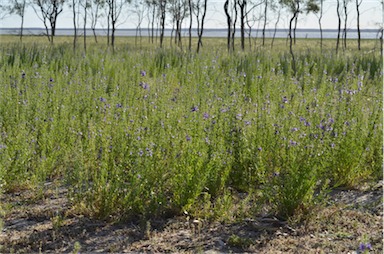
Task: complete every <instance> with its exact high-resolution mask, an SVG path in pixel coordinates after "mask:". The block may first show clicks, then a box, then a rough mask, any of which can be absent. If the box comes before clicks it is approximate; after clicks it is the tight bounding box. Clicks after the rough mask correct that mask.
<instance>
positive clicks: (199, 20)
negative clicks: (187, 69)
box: [195, 0, 208, 53]
mask: <svg viewBox="0 0 384 254" xmlns="http://www.w3.org/2000/svg"><path fill="white" fill-rule="evenodd" d="M207 2H208V1H207V0H204V3H203V4H201V3H200V0H197V3H196V8H195V9H196V12H195V15H196V20H197V36H198V42H197V50H196V51H197V53H199V51H200V48H201V47H202V46H203V41H202V37H203V32H204V21H205V15H206V14H207ZM201 8H202V9H203V10H202V12H203V13H202V17H201V18H200V17H199V16H200V9H201Z"/></svg>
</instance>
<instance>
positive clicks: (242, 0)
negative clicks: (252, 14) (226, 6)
mask: <svg viewBox="0 0 384 254" xmlns="http://www.w3.org/2000/svg"><path fill="white" fill-rule="evenodd" d="M237 5H238V6H239V9H240V44H241V50H245V21H246V16H247V10H246V9H247V0H237Z"/></svg>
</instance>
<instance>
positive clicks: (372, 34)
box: [0, 28, 380, 39]
mask: <svg viewBox="0 0 384 254" xmlns="http://www.w3.org/2000/svg"><path fill="white" fill-rule="evenodd" d="M78 32H79V35H82V34H83V30H79V31H78ZM247 32H248V31H247ZM247 32H246V37H248V36H249V33H247ZM136 33H137V31H136V29H117V30H116V36H136ZM274 33H275V31H274V29H267V30H266V33H265V36H266V38H272V37H273V35H274ZM5 34H11V35H17V34H20V29H18V28H0V35H5ZM44 34H45V29H43V28H24V35H44ZM73 34H74V31H73V29H72V28H69V29H67V28H58V29H57V30H56V35H61V36H73ZM86 34H87V36H93V32H92V30H91V29H87V30H86ZM96 34H97V35H98V36H105V35H107V29H100V28H98V29H96ZM159 34H160V33H159V32H157V35H159ZM141 35H142V36H148V35H149V33H148V29H147V28H142V29H141ZM164 35H165V36H171V35H172V29H165V31H164ZM182 35H183V36H188V30H187V29H182ZM192 36H197V31H196V29H193V30H192ZM251 36H252V37H261V36H262V31H261V30H256V29H254V30H252V31H251ZM340 36H342V33H341V35H340ZM203 37H219V38H225V37H227V29H225V28H224V29H216V28H214V29H212V28H208V29H204V34H203ZM236 37H240V30H237V31H236ZM287 37H288V29H277V30H276V35H275V38H287ZM296 38H310V39H318V38H320V31H319V29H297V30H296ZM323 38H324V39H336V38H337V30H336V29H324V30H323ZM347 38H348V39H357V29H349V30H347ZM361 38H362V39H378V38H380V29H362V30H361Z"/></svg>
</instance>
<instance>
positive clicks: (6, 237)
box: [0, 182, 383, 253]
mask: <svg viewBox="0 0 384 254" xmlns="http://www.w3.org/2000/svg"><path fill="white" fill-rule="evenodd" d="M382 185H383V183H382V182H380V183H378V184H376V185H374V186H370V187H369V188H364V189H359V190H336V191H333V192H332V193H331V194H330V199H329V201H328V202H327V205H326V206H322V207H320V208H318V209H317V210H316V213H315V214H314V215H312V216H311V218H310V219H308V220H306V222H305V223H292V222H286V221H280V220H278V219H276V218H274V217H271V216H270V217H263V216H255V218H248V219H244V220H241V221H237V222H232V223H219V222H205V221H203V220H200V219H194V220H192V219H191V220H187V219H186V217H182V216H181V217H177V218H172V219H167V220H158V221H157V220H152V221H150V222H147V223H145V222H144V223H142V222H138V223H133V222H130V223H117V224H116V223H114V224H112V223H108V222H105V221H98V220H91V219H89V218H87V217H84V216H80V215H76V213H74V212H73V211H72V209H71V206H70V204H69V202H68V200H67V198H66V197H67V195H66V194H67V190H66V189H65V188H63V187H53V186H54V184H51V183H47V184H46V188H45V189H44V190H43V191H42V192H41V193H40V195H37V196H36V192H31V191H18V192H13V193H8V194H4V195H3V196H2V198H1V204H2V208H3V216H2V217H3V219H2V220H3V223H4V225H3V230H2V231H1V232H0V252H2V253H12V252H16V253H36V252H44V253H69V252H83V253H100V252H103V253H106V252H115V253H116V252H118V253H122V252H149V253H154V252H172V253H228V252H232V253H239V252H240V253H244V252H248V253H255V252H257V253H357V252H358V248H359V245H360V244H361V243H370V244H371V245H372V249H371V250H370V252H369V253H382V252H383V209H382V208H383V207H382V205H383V196H382V194H383V189H382V187H383V186H382Z"/></svg>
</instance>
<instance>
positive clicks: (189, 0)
mask: <svg viewBox="0 0 384 254" xmlns="http://www.w3.org/2000/svg"><path fill="white" fill-rule="evenodd" d="M188 10H189V28H188V50H189V51H191V50H192V23H193V16H192V11H193V2H192V0H188Z"/></svg>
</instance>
